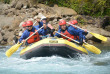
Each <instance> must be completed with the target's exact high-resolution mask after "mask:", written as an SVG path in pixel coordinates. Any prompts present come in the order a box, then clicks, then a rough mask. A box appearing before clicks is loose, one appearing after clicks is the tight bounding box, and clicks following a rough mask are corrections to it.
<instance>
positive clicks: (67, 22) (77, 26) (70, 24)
mask: <svg viewBox="0 0 110 74" xmlns="http://www.w3.org/2000/svg"><path fill="white" fill-rule="evenodd" d="M66 23H67V24H70V23H69V22H66ZM70 25H71V26H74V27H77V28H79V29H82V28H80V27H78V26H76V25H73V24H70ZM82 30H84V29H82ZM84 31H85V30H84ZM87 32H88V33H89V31H87Z"/></svg>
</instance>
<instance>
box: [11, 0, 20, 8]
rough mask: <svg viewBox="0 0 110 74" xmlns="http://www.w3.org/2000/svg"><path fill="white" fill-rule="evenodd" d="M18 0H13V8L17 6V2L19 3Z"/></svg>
mask: <svg viewBox="0 0 110 74" xmlns="http://www.w3.org/2000/svg"><path fill="white" fill-rule="evenodd" d="M17 2H18V0H12V1H11V3H10V4H11V8H15V7H16V4H17Z"/></svg>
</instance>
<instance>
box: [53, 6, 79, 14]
mask: <svg viewBox="0 0 110 74" xmlns="http://www.w3.org/2000/svg"><path fill="white" fill-rule="evenodd" d="M52 8H53V10H54V11H55V12H57V14H59V15H65V16H67V15H71V16H73V15H77V12H76V11H75V10H73V9H70V8H67V7H52Z"/></svg>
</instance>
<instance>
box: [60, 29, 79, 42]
mask: <svg viewBox="0 0 110 74" xmlns="http://www.w3.org/2000/svg"><path fill="white" fill-rule="evenodd" d="M61 34H63V35H66V36H68V37H70V38H72V39H74V40H77V39H78V40H79V36H74V35H72V34H70V33H69V32H68V31H67V30H66V31H65V32H64V33H63V32H61ZM61 37H62V38H63V39H67V38H66V37H64V36H62V35H61ZM67 40H68V41H71V39H67Z"/></svg>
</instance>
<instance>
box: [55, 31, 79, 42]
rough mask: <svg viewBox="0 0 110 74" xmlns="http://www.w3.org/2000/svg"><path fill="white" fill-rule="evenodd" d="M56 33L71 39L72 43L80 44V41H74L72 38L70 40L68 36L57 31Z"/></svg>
mask: <svg viewBox="0 0 110 74" xmlns="http://www.w3.org/2000/svg"><path fill="white" fill-rule="evenodd" d="M55 32H56V33H58V34H60V35H62V36H64V37H66V38H68V39H71V40H72V41H74V42H76V43H79V42H78V41H76V40H74V39H72V38H70V37H68V36H66V35H64V34H61V33H59V32H57V31H55Z"/></svg>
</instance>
